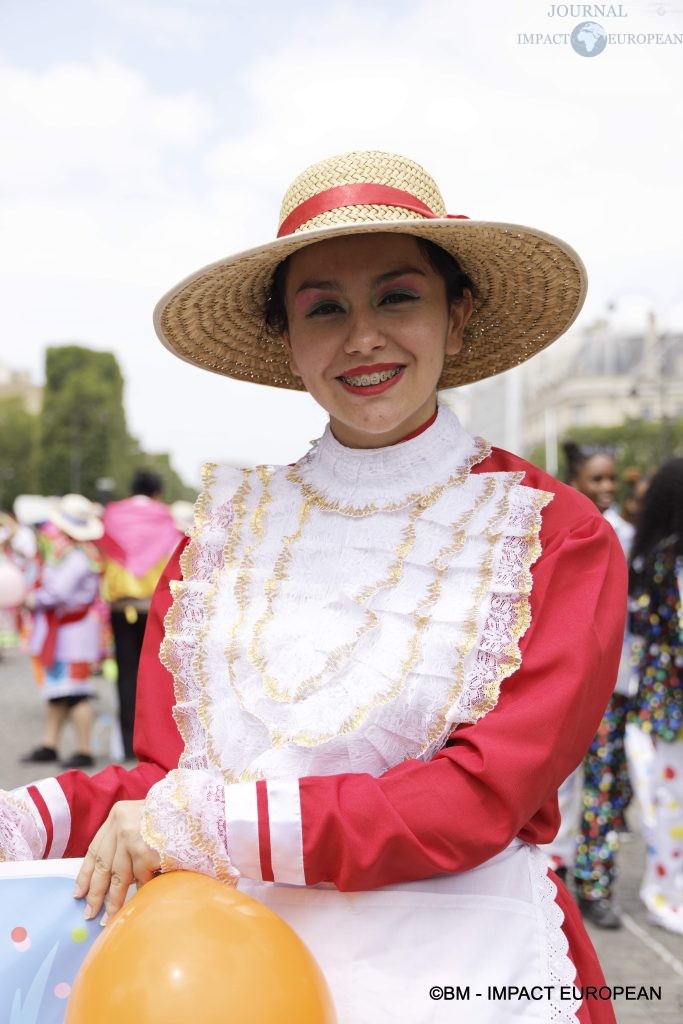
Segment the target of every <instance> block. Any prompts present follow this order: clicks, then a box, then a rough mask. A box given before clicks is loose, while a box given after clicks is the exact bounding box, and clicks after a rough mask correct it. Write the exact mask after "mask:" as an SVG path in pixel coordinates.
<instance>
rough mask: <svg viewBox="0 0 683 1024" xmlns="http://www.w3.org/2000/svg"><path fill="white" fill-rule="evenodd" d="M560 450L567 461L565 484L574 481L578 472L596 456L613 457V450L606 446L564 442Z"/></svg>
mask: <svg viewBox="0 0 683 1024" xmlns="http://www.w3.org/2000/svg"><path fill="white" fill-rule="evenodd" d="M562 450H563V452H564V455H565V458H566V460H567V475H566V483H568V484H570V483H571V482H572V480H576V478H577V477H578V475H579V470H580V469H581V467H582V466H583V465H585V463H586V462H588V461H589V460H590V459H594V458H595V456H596V455H606V456H607V458H608V459H613V458H614V457H615V454H616V452H615V449H614V448H612V447H611V446H610V445H607V444H577V443H576V441H564V442H563V444H562Z"/></svg>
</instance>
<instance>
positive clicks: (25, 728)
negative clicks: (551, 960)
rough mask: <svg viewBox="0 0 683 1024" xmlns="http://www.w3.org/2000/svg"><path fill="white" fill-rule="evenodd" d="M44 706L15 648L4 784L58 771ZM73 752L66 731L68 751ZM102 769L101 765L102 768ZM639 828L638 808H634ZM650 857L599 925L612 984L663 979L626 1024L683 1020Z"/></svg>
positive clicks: (106, 714) (673, 945)
mask: <svg viewBox="0 0 683 1024" xmlns="http://www.w3.org/2000/svg"><path fill="white" fill-rule="evenodd" d="M96 706H97V714H98V720H97V726H96V731H95V740H96V743H95V753H96V754H97V755H98V765H97V767H98V768H101V767H104V765H105V764H107V763H109V760H110V759H109V749H110V735H109V726H110V723H111V718H112V712H113V708H114V696H113V688H112V685H111V684H109V683H107V682H105V681H104V680H100V696H99V698H98V700H97V705H96ZM42 713H43V708H42V704H41V700H40V697H39V694H38V691H37V689H36V687H35V685H34V683H33V680H32V676H31V672H30V669H29V665H28V660H27V658H26V656H25V655H24V654H21V653H19V652H11V653H8V654H5V655H4V656H3V658H2V660H0V786H2V787H4V788H6V789H10V788H12V787H14V786H20V785H22V784H24V783H27V782H30V781H31V780H32V779H35V778H36V777H39V776H44V775H46V774H51V773H50V772H45V771H38V772H36V769H35V767H34V766H33V767H32V766H31V765H20V764H19V763H18V758H19V756H20V755H21V754H22V753H24V752H25V751H26V750H28V749H30V748H31V747H33V746H36V745H37V744H38V743H39V742H40V739H41V722H42ZM71 752H72V741H71V736H70V734H69V732H68V731H65V735H64V742H63V747H62V751H61V753H62V756H68V755H69V754H70V753H71ZM96 770H97V769H96ZM631 823H632V825H633V827H634V829H636V828H637V814H636V813H635V812H634V813H633V814H632V822H631ZM642 862H643V844H642V842H641V840H640V838H639V837H638V835H637V831H634V835H633V838H632V839H630V840H629V841H628V842H626V843H624V845H623V847H622V850H621V854H620V859H619V863H620V869H621V878H620V882H619V886H618V897H619V901H620V904H621V906H622V908H623V910H624V912H625V917H624V921H625V927H624V928H623V929H622V930H621V931H619V932H605V931H600V930H599V929H592V931H591V935H592V938H593V941H594V943H595V946H596V948H597V950H598V953H599V955H600V959H601V961H602V965H603V968H604V971H605V975H606V978H607V982H608V984H609V985H610V986H616V985H622V986H636V987H639V986H641V985H644V986H647V987H648V988H649V987H650V986H659V987H661V1001H652V1002H645V1001H642V1000H641V1001H626V1000H625V999H619V1000H618V1001H617V1003H616V1005H615V1009H616V1013H617V1020H618V1022H619V1024H636V1022H638V1024H646V1022H647V1024H682V1022H683V938H681V936H677V935H672V934H671V933H669V932H666V931H662V930H661V929H659V928H655V927H653V926H652V925H650V924H649V922H648V921H647V917H646V913H645V909H644V907H643V906H642V904H641V903H640V900H639V899H638V884H639V879H640V872H641V866H642Z"/></svg>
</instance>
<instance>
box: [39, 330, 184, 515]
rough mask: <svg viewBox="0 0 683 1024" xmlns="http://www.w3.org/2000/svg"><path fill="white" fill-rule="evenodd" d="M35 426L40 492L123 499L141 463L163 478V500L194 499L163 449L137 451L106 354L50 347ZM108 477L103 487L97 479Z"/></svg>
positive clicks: (114, 366) (114, 367)
mask: <svg viewBox="0 0 683 1024" xmlns="http://www.w3.org/2000/svg"><path fill="white" fill-rule="evenodd" d="M45 376H46V381H45V391H44V394H43V410H42V415H41V430H40V456H39V485H40V486H39V490H40V491H42V493H43V494H65V493H67V492H68V491H75V492H78V493H80V494H85V495H86V496H87V497H89V498H91V499H93V500H97V501H108V500H111V499H117V498H125V497H126V496H127V495H128V493H129V485H130V481H131V479H132V476H133V474H134V472H135V470H136V469H138V468H149V469H152V470H154V471H156V472H158V473H159V474H160V476H161V477H162V479H163V481H164V485H165V486H164V495H163V497H164V500H165V501H167V502H172V501H175V500H176V499H178V498H186V499H188V500H192V499H193V498H194V497H195V495H196V492H195V491H193V490H192V489H191V488H188V487H186V486H185V485H184V484H183V481H182V480H181V479H180V477H179V476H178V474H177V473H176V472H175V470H174V469H173V467H172V466H171V463H170V459H169V456H168V455H166V454H159V455H150V454H148V453H146V452H144V451H142V450H141V448H140V445H139V444H138V442H137V440H136V439H135V438H134V437H132V436H131V435H130V434H129V433H128V430H127V427H126V416H125V411H124V405H123V385H124V381H123V377H122V375H121V371H120V369H119V365H118V363H117V361H116V358H115V356H114V355H113V354H112V353H111V352H98V351H95V350H93V349H89V348H84V347H82V346H80V345H63V346H59V347H54V348H49V349H48V350H47V354H46V363H45ZM103 482H104V483H105V486H104V487H103V486H102V484H103Z"/></svg>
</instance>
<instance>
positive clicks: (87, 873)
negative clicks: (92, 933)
mask: <svg viewBox="0 0 683 1024" xmlns="http://www.w3.org/2000/svg"><path fill="white" fill-rule="evenodd" d="M143 806H144V800H120V801H119V802H118V803H116V804H114V806H113V807H112V809H111V811H110V813H109V817H108V818H107V820H106V821H105V822H104V824H103V825H102V827H101V828H100V829H99V831H98V832H97V834H96V835H95V838H94V839H93V841H92V842H91V844H90V846H89V848H88V853H87V854H86V857H85V859H84V861H83V864H82V865H81V870H80V871H79V872H78V875H77V877H76V887H75V889H74V896H75V897H76V899H82V898H83V897H84V896H85V900H86V903H87V906H86V908H85V918H86V920H88V921H89V920H90V919H91V918H93V917H95V915H96V914H97V913H98V912H99V910H100V907H101V906H102V903H103V902H104V901H105V899H106V906H105V915H104V917H103V918H102V921H101V923H102V924H106V922H107V920H108V919H109V918H110V917H112V916H113V915H114V914H115V913H116V911H117V910H120V909H121V907H122V906H123V903H124V900H125V898H126V893H127V892H128V887H129V886H130V885H131V884H132V883H133V882H136V883H137V885H138V886H141V885H144V884H145V882H149V881H150V879H152V878H153V877H154V875H155V873H156V872H157V871H158V870H159V868H160V866H161V864H160V861H159V854H158V853H157V852H156V851H155V850H153V849H152V848H151V847H150V846H148V845H147V843H146V842H145V841H144V839H143V838H142V835H141V834H140V826H141V823H142V809H143Z"/></svg>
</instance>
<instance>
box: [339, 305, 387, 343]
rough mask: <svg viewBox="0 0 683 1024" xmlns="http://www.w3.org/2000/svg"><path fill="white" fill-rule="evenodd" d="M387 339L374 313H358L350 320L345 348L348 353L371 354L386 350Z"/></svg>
mask: <svg viewBox="0 0 683 1024" xmlns="http://www.w3.org/2000/svg"><path fill="white" fill-rule="evenodd" d="M385 344H386V339H385V337H384V333H383V331H382V329H381V327H380V325H379V324H378V322H377V317H376V316H375V314H374V312H372V311H371V312H356V313H354V314H353V316H352V317H350V319H349V323H348V333H347V336H346V342H345V345H344V348H345V349H346V351H347V352H371V351H372V350H373V349H376V348H384V345H385Z"/></svg>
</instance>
